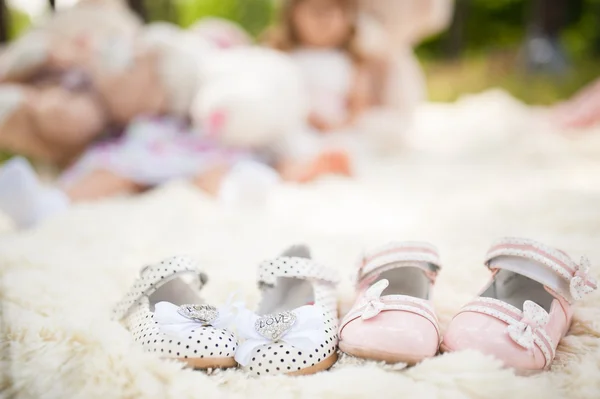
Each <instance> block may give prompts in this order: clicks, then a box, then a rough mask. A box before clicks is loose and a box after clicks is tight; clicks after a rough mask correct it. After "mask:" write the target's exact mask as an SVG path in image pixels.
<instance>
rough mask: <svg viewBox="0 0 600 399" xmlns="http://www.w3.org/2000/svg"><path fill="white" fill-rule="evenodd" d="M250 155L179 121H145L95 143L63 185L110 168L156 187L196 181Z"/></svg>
mask: <svg viewBox="0 0 600 399" xmlns="http://www.w3.org/2000/svg"><path fill="white" fill-rule="evenodd" d="M250 156H251V154H250V153H249V152H248V151H243V150H238V149H233V148H227V147H224V146H223V145H221V144H219V143H218V142H217V141H216V140H215V139H213V138H211V137H208V136H206V135H204V134H203V133H202V132H199V131H196V130H195V129H192V128H190V127H188V126H187V124H186V123H184V122H183V121H181V120H179V119H176V118H170V117H164V118H149V117H142V118H139V119H137V120H136V121H134V122H132V123H131V124H130V125H129V126H128V127H127V129H126V130H125V132H124V134H123V135H122V136H121V137H117V138H114V139H111V140H107V141H104V142H101V143H98V144H96V145H93V146H92V147H91V148H90V149H89V150H88V151H87V152H86V153H85V154H84V155H83V156H82V157H81V158H80V159H79V160H78V161H77V162H76V163H75V164H74V165H73V166H72V167H71V168H70V169H68V170H67V171H66V172H65V174H64V175H63V176H62V178H61V183H62V185H63V186H68V185H70V184H73V183H74V182H76V181H77V180H78V179H81V178H82V177H84V176H86V175H87V174H89V173H91V172H93V171H96V170H107V171H110V172H113V173H115V174H117V175H119V176H122V177H125V178H129V179H131V180H132V181H134V182H136V183H139V184H143V185H148V186H154V185H158V184H162V183H165V182H167V181H169V180H173V179H186V178H193V177H195V176H198V175H199V174H200V173H202V172H204V171H206V170H207V169H209V168H211V167H214V166H218V165H222V164H233V163H234V162H236V161H238V160H241V159H244V158H248V157H250Z"/></svg>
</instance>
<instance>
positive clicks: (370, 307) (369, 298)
mask: <svg viewBox="0 0 600 399" xmlns="http://www.w3.org/2000/svg"><path fill="white" fill-rule="evenodd" d="M388 285H390V282H389V281H388V280H386V279H383V280H379V281H378V282H376V283H375V284H373V285H372V286H371V287H369V289H368V290H367V291H365V296H364V301H365V306H366V307H365V309H364V310H363V312H362V315H361V318H362V319H363V320H368V319H371V318H373V317H375V316H377V315H378V314H379V313H380V312H381V311H382V310H383V309H384V308H385V304H384V303H383V302H382V301H381V293H382V292H383V290H385V289H386V288H387V287H388Z"/></svg>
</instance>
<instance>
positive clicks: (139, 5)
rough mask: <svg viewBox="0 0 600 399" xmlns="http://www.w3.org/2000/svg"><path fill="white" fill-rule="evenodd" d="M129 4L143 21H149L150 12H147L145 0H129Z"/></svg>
mask: <svg viewBox="0 0 600 399" xmlns="http://www.w3.org/2000/svg"><path fill="white" fill-rule="evenodd" d="M127 4H128V5H129V8H131V10H132V11H133V12H134V13H136V14H137V15H138V16H139V17H140V18H141V19H142V21H144V22H147V21H148V13H147V12H146V6H145V4H144V0H127Z"/></svg>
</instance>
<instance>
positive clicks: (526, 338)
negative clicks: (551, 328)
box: [506, 301, 550, 349]
mask: <svg viewBox="0 0 600 399" xmlns="http://www.w3.org/2000/svg"><path fill="white" fill-rule="evenodd" d="M549 319H550V315H548V312H546V311H545V310H544V309H543V308H542V307H541V306H539V305H538V304H537V303H535V302H532V301H525V303H524V304H523V318H522V319H521V320H520V321H517V322H515V323H514V324H511V325H509V326H508V327H507V328H506V330H507V332H508V335H509V336H510V338H511V339H512V340H513V341H515V342H516V343H517V344H518V345H519V346H522V347H523V348H525V349H531V348H533V334H534V333H535V332H536V330H538V329H540V328H543V327H544V326H545V325H546V324H548V321H549Z"/></svg>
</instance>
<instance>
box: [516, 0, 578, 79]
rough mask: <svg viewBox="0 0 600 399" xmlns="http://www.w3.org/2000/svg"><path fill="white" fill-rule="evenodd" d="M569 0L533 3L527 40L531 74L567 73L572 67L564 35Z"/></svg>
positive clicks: (538, 0) (528, 68)
mask: <svg viewBox="0 0 600 399" xmlns="http://www.w3.org/2000/svg"><path fill="white" fill-rule="evenodd" d="M568 1H569V0H533V1H532V2H531V9H530V18H529V22H528V26H527V38H526V39H525V62H526V68H527V70H528V71H530V72H550V73H553V74H557V75H562V74H564V73H565V72H566V71H567V70H568V68H569V61H568V57H567V54H566V51H565V49H564V48H563V47H562V44H561V42H560V34H561V33H562V31H563V29H564V28H565V27H566V25H567V22H568V11H569V2H568Z"/></svg>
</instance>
